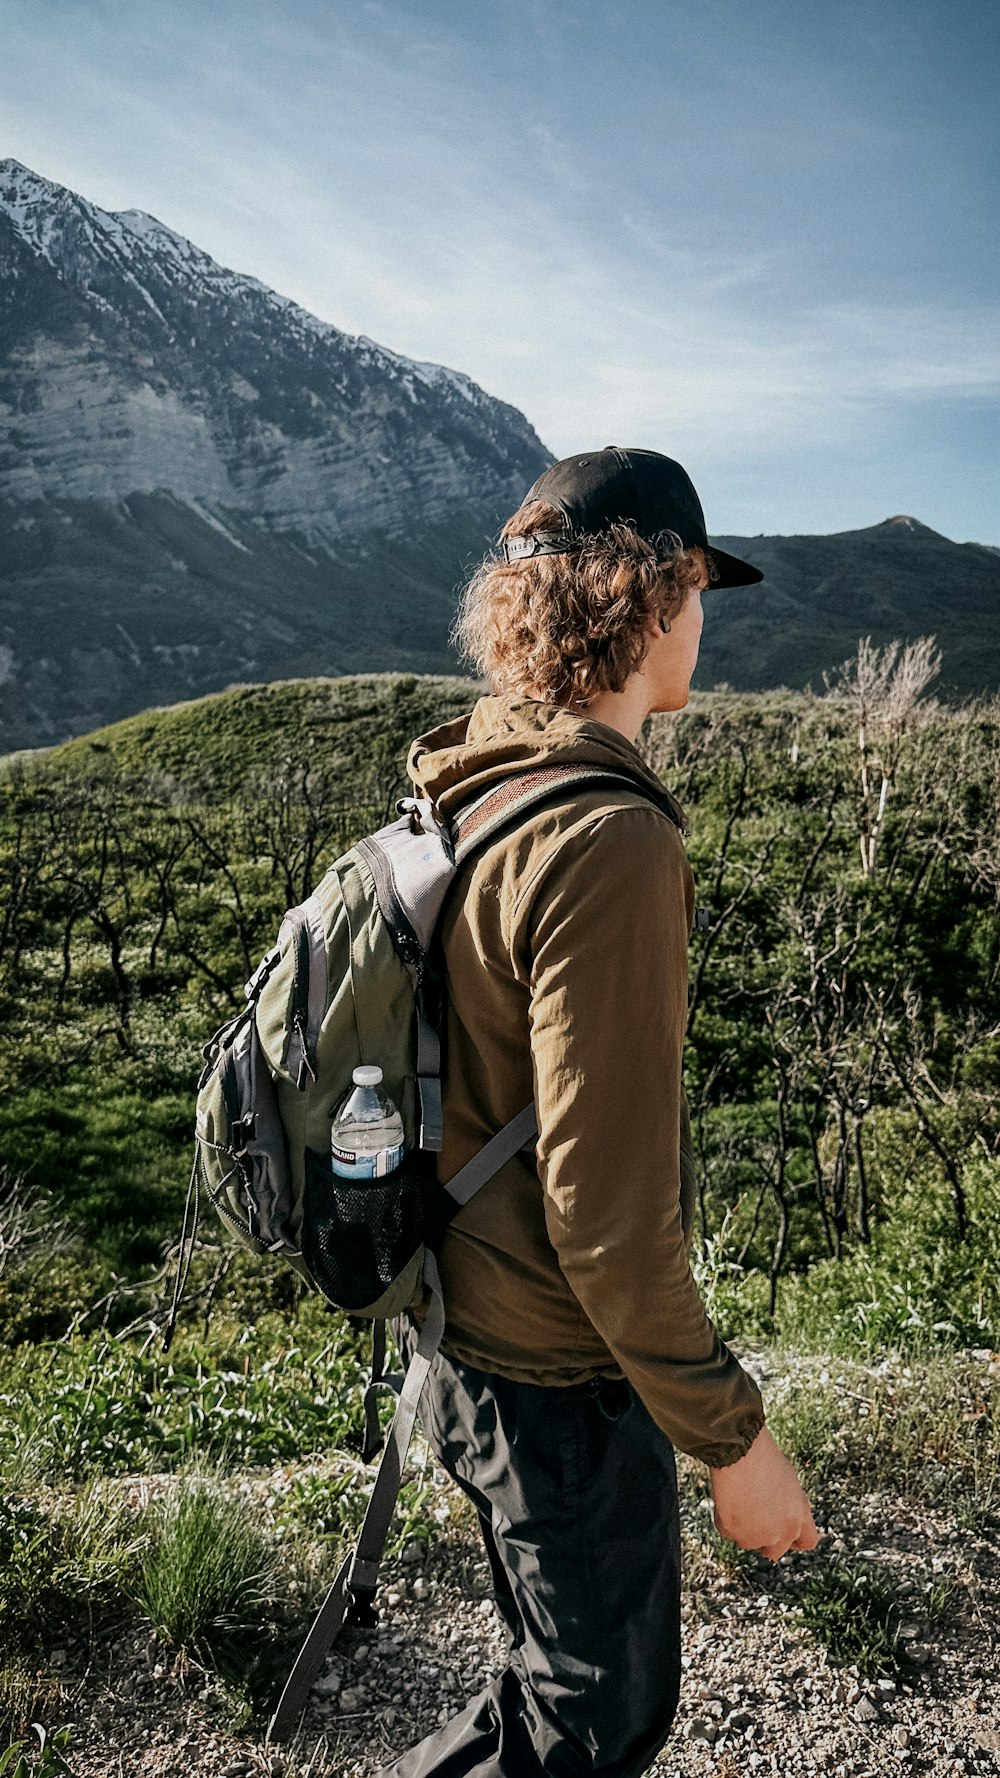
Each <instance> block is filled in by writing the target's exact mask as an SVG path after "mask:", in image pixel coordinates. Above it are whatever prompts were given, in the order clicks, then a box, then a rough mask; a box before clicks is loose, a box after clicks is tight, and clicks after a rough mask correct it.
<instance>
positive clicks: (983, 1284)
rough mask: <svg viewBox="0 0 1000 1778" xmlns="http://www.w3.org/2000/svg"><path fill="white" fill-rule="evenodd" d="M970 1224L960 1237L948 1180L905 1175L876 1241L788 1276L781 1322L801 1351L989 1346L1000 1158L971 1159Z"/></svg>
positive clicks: (998, 1280) (999, 1276)
mask: <svg viewBox="0 0 1000 1778" xmlns="http://www.w3.org/2000/svg"><path fill="white" fill-rule="evenodd" d="M962 1180H963V1183H964V1188H965V1193H966V1197H967V1203H968V1215H969V1230H968V1233H967V1235H966V1237H965V1239H964V1240H963V1241H959V1240H957V1239H956V1234H955V1222H954V1208H953V1205H952V1202H951V1199H950V1197H949V1195H948V1193H947V1191H946V1190H945V1189H944V1188H943V1187H942V1185H941V1184H940V1182H939V1181H937V1180H932V1181H930V1182H928V1181H926V1180H920V1181H919V1182H917V1185H916V1188H914V1185H913V1182H912V1181H906V1182H905V1183H904V1184H903V1187H902V1189H901V1190H900V1191H898V1192H897V1193H896V1194H895V1196H894V1203H893V1214H892V1216H891V1217H889V1218H887V1219H886V1220H885V1221H884V1222H881V1223H879V1224H878V1225H877V1226H876V1228H875V1229H874V1231H873V1234H872V1238H871V1241H870V1242H869V1243H867V1244H865V1245H861V1246H858V1247H855V1248H854V1249H853V1250H852V1251H850V1252H849V1253H847V1254H846V1255H845V1257H844V1258H843V1259H840V1260H835V1259H824V1260H820V1261H818V1262H817V1263H816V1264H814V1265H812V1266H810V1268H809V1270H808V1272H806V1273H804V1274H802V1275H799V1276H793V1277H788V1278H786V1279H784V1280H783V1281H782V1285H781V1289H780V1294H779V1304H778V1326H779V1328H780V1332H781V1337H782V1339H783V1341H784V1342H785V1343H786V1344H787V1345H788V1346H790V1347H796V1348H798V1349H799V1350H800V1351H817V1350H818V1351H833V1350H840V1351H845V1352H850V1351H857V1352H862V1353H871V1354H877V1353H879V1352H882V1351H885V1350H886V1349H888V1348H894V1349H896V1350H903V1349H909V1350H913V1351H916V1352H926V1351H927V1350H928V1349H929V1348H932V1347H933V1346H934V1345H935V1344H938V1345H954V1346H987V1345H989V1344H991V1343H992V1342H994V1341H995V1340H996V1338H997V1334H998V1330H1000V1273H998V1271H997V1266H996V1257H995V1256H996V1254H997V1252H998V1251H1000V1160H995V1159H987V1158H986V1157H984V1156H983V1155H972V1156H970V1158H969V1159H968V1161H967V1162H966V1163H965V1164H964V1166H963V1167H962Z"/></svg>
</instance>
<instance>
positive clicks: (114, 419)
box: [0, 160, 549, 540]
mask: <svg viewBox="0 0 1000 1778" xmlns="http://www.w3.org/2000/svg"><path fill="white" fill-rule="evenodd" d="M0 416H2V422H3V434H4V438H3V449H2V455H0V495H2V496H6V497H7V498H10V499H14V500H39V499H40V500H53V499H61V498H72V499H76V500H104V501H114V500H119V499H122V498H124V497H125V496H127V495H129V494H134V493H153V492H155V491H156V490H158V489H168V490H169V491H170V493H171V494H172V495H174V497H175V498H177V499H180V500H184V501H189V502H191V503H192V504H193V505H194V506H195V508H196V510H200V509H202V508H203V507H204V506H206V505H207V506H212V505H221V506H225V507H229V508H232V509H235V510H238V511H242V512H247V513H249V514H251V515H252V517H253V520H254V523H255V524H257V525H259V526H260V527H262V528H267V529H271V528H273V529H277V530H297V531H300V532H301V533H302V534H303V535H305V536H306V537H307V538H315V539H316V540H319V539H321V538H336V537H341V536H352V535H357V534H358V533H359V532H362V531H368V530H372V529H376V530H382V531H394V532H402V531H404V530H405V529H406V528H407V527H409V526H411V525H413V524H418V523H430V524H439V523H442V522H447V520H448V519H449V518H450V517H451V516H452V515H453V514H454V513H455V511H456V510H462V511H466V512H468V511H470V510H471V511H476V512H479V513H481V514H482V517H483V520H484V522H485V523H486V524H487V525H492V524H493V523H494V521H495V518H496V516H497V515H498V514H500V513H505V512H506V511H508V510H509V509H510V506H511V504H512V503H513V504H516V502H517V500H518V499H519V497H520V495H521V493H522V492H523V490H524V488H525V487H526V486H527V485H528V483H529V482H530V481H531V480H532V479H533V477H534V476H535V475H537V473H538V471H539V469H540V468H541V467H542V465H543V464H544V463H545V462H547V461H548V460H549V459H548V457H547V453H546V452H545V450H544V449H543V447H542V445H541V444H540V442H539V440H538V438H537V437H536V436H535V433H534V432H533V431H532V429H531V427H530V426H529V425H528V423H527V421H526V420H525V419H524V418H523V416H522V415H521V414H519V413H518V412H517V411H516V409H514V408H512V407H508V406H507V405H505V404H504V403H503V402H500V401H495V400H494V399H493V398H492V397H491V396H489V395H487V394H485V393H484V391H483V390H482V389H480V388H478V387H477V386H476V384H475V383H473V382H472V381H471V380H470V379H469V378H468V377H465V376H462V375H461V374H460V373H459V372H457V371H452V370H446V369H445V368H443V367H442V366H441V365H435V364H418V363H415V362H413V361H412V360H410V359H407V358H401V357H398V356H397V355H396V354H395V353H392V352H389V351H386V350H385V349H384V348H383V347H381V346H377V345H375V343H374V342H373V341H371V340H368V339H364V338H359V339H355V338H352V337H350V336H349V335H347V334H344V333H341V332H339V331H338V330H337V329H336V328H335V327H331V326H329V325H328V324H326V323H325V322H322V321H318V320H317V319H316V318H315V316H313V315H309V314H307V313H306V311H305V310H304V309H301V308H299V307H298V306H297V305H296V304H295V303H293V302H290V301H289V300H288V299H287V298H285V297H282V296H278V295H277V294H276V293H275V292H274V291H272V290H268V289H267V288H266V286H265V285H263V284H260V283H258V282H257V280H256V279H254V278H248V277H243V276H241V275H239V274H237V273H235V272H231V271H227V270H226V268H225V267H223V266H220V265H217V264H216V263H215V261H214V260H212V259H210V258H209V257H208V255H207V254H205V253H202V252H201V251H200V250H199V249H198V248H197V247H195V246H194V245H193V244H192V243H191V242H190V241H187V240H185V239H184V237H183V236H182V235H178V234H175V233H174V231H173V230H172V229H170V228H167V227H166V226H165V225H164V224H163V223H162V222H159V221H157V219H156V218H155V217H153V216H147V215H146V214H145V213H144V212H143V211H141V210H124V211H120V212H117V213H115V214H112V213H109V212H108V211H105V210H100V209H98V208H97V207H96V205H94V204H90V203H88V202H87V201H86V199H84V198H82V197H78V196H77V195H76V193H74V192H71V191H67V190H66V189H65V188H64V187H62V186H58V185H53V184H52V183H51V182H50V181H49V180H46V179H42V178H40V177H39V176H38V175H37V174H35V173H32V172H31V171H30V170H29V169H28V168H26V167H23V166H21V165H20V163H19V162H17V161H12V160H7V161H3V162H0Z"/></svg>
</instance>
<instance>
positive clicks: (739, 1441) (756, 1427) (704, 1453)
mask: <svg viewBox="0 0 1000 1778" xmlns="http://www.w3.org/2000/svg"><path fill="white" fill-rule="evenodd" d="M766 1423H767V1416H766V1414H765V1413H764V1409H763V1407H761V1408H759V1409H758V1410H757V1411H756V1412H755V1413H753V1414H751V1415H750V1416H749V1417H748V1418H747V1419H746V1420H744V1421H742V1422H741V1423H740V1428H739V1432H738V1434H737V1436H736V1438H735V1439H727V1441H726V1443H725V1444H724V1445H707V1446H706V1447H705V1449H704V1450H701V1451H699V1452H698V1453H697V1456H698V1459H699V1461H700V1462H701V1463H707V1465H708V1467H709V1469H729V1468H730V1466H731V1465H732V1464H734V1463H738V1462H739V1461H740V1458H741V1457H745V1456H746V1454H747V1452H748V1451H749V1449H750V1446H751V1445H752V1444H753V1442H754V1440H755V1438H756V1437H757V1434H758V1433H759V1432H762V1431H763V1429H764V1427H765V1425H766Z"/></svg>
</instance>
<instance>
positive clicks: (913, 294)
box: [0, 0, 1000, 543]
mask: <svg viewBox="0 0 1000 1778" xmlns="http://www.w3.org/2000/svg"><path fill="white" fill-rule="evenodd" d="M997 20H998V13H997V8H996V6H995V4H994V0H988V3H987V0H983V3H982V4H980V3H979V0H951V3H950V4H949V3H947V0H940V3H928V0H867V4H861V3H859V0H828V3H827V4H824V5H822V6H820V5H818V4H815V3H814V0H621V3H619V4H611V3H610V0H461V3H459V0H409V3H408V4H405V3H403V0H352V3H346V0H345V3H340V0H325V3H322V4H321V3H319V0H274V3H262V0H240V3H239V4H235V3H233V0H212V4H211V5H209V4H207V3H206V0H155V3H153V0H128V3H126V0H0V31H2V41H3V46H4V48H3V63H4V68H3V73H2V74H0V82H2V86H0V119H2V129H0V154H13V155H14V156H16V157H17V158H18V159H19V160H22V161H24V162H26V163H27V164H28V165H29V166H31V167H34V168H35V170H36V171H38V172H40V173H42V174H44V175H45V176H46V177H48V178H51V179H55V180H57V181H59V182H60V183H62V184H65V185H69V186H71V187H73V188H74V189H75V190H77V191H79V192H81V193H82V194H83V195H84V196H86V197H88V198H90V199H91V200H93V201H94V202H95V203H98V204H101V205H103V206H104V207H105V208H108V209H128V208H138V209H144V210H149V211H151V212H152V213H153V214H154V215H155V216H158V217H159V218H160V219H161V220H162V221H164V222H166V223H169V224H170V226H171V227H173V228H177V229H179V230H180V231H181V232H182V233H184V234H186V235H189V236H190V237H191V238H192V239H193V240H195V241H196V242H197V243H198V244H199V246H201V247H203V248H204V249H206V250H207V251H208V252H209V253H211V254H212V255H213V256H214V257H215V258H216V259H218V260H220V261H221V262H222V263H223V264H226V265H229V266H232V267H235V268H236V269H237V270H240V271H246V272H250V273H252V274H253V275H254V276H256V277H259V278H262V279H264V281H265V282H266V283H268V284H271V285H273V286H274V287H275V288H276V289H278V290H280V291H282V292H284V293H286V294H287V295H290V296H292V297H294V298H295V299H296V300H297V301H299V302H301V303H303V304H304V305H305V306H306V307H307V308H309V309H311V310H312V311H313V312H314V313H315V314H317V315H320V316H322V317H323V319H324V320H328V321H332V322H333V323H334V324H335V325H337V326H338V327H343V328H345V329H346V330H347V331H348V332H351V333H366V334H369V335H371V336H372V337H373V338H375V339H378V340H380V341H381V342H382V343H384V344H385V345H388V346H391V347H392V348H393V349H394V350H396V351H400V352H405V353H408V354H410V355H412V356H414V357H416V358H423V359H434V360H437V361H439V362H441V363H445V364H450V365H454V366H456V367H457V368H459V369H462V370H465V371H468V372H469V373H470V374H471V375H472V376H474V377H475V378H476V379H477V380H478V381H479V382H481V383H482V384H483V385H484V386H485V387H486V388H487V389H489V390H490V391H491V392H492V393H493V394H495V395H499V396H501V397H503V398H504V399H505V400H508V401H511V402H513V403H515V404H516V405H517V406H518V407H520V408H522V409H523V411H524V412H525V413H526V414H527V415H528V417H529V418H530V419H531V421H532V423H533V424H534V425H535V427H536V428H537V430H538V432H539V434H540V435H541V437H542V438H543V439H544V441H545V443H546V444H547V445H548V446H549V447H550V448H551V449H552V450H553V451H555V452H556V453H557V454H559V455H563V454H567V453H569V452H572V451H575V450H582V449H584V448H586V447H587V446H590V445H594V444H598V445H600V444H606V443H610V442H615V443H620V444H637V445H648V446H653V447H654V448H656V449H660V450H665V451H667V452H669V453H670V454H671V455H674V456H677V457H679V458H680V459H681V460H682V461H683V462H684V463H685V465H686V466H687V467H688V469H689V470H690V471H691V473H692V475H693V476H694V479H695V482H696V484H697V486H698V488H699V491H700V492H701V494H702V498H703V502H704V505H705V509H706V514H707V518H708V523H709V529H710V530H712V531H714V532H716V533H718V532H725V531H735V532H740V533H744V534H747V533H750V534H752V533H755V532H759V531H832V530H844V529H851V528H853V527H855V526H858V525H866V524H873V523H877V522H878V521H879V520H880V519H882V518H885V517H887V516H889V515H890V514H891V513H896V512H909V513H912V514H914V515H915V516H916V517H917V518H919V519H922V520H923V521H924V523H926V524H929V525H932V526H933V527H934V528H935V529H937V530H940V531H943V532H944V533H945V534H946V535H948V536H950V537H953V538H956V539H958V540H959V541H964V540H966V539H978V540H980V541H984V542H996V543H1000V512H998V505H997V486H998V477H997V452H996V442H997V438H998V434H1000V427H998V405H1000V403H998V392H1000V328H998V325H997V323H998V312H1000V297H998V292H997V268H998V263H1000V255H998V250H997V227H996V211H997V205H996V192H997V190H998V188H1000V179H998V175H1000V167H998V159H1000V156H998V129H997V123H996V111H997V106H996V93H997V90H998V74H1000V66H998V64H1000V47H998V46H1000V25H998V22H997Z"/></svg>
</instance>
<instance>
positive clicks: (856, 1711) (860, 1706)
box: [851, 1696, 879, 1722]
mask: <svg viewBox="0 0 1000 1778" xmlns="http://www.w3.org/2000/svg"><path fill="white" fill-rule="evenodd" d="M851 1715H852V1716H853V1718H854V1720H855V1722H878V1719H879V1711H878V1705H877V1704H876V1703H875V1700H874V1699H873V1698H869V1697H867V1696H862V1697H860V1698H859V1699H858V1701H857V1703H856V1704H855V1706H854V1708H853V1710H852V1711H851Z"/></svg>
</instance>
